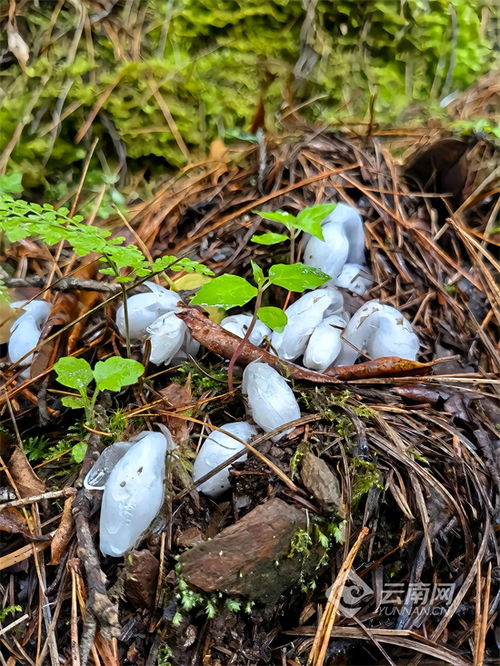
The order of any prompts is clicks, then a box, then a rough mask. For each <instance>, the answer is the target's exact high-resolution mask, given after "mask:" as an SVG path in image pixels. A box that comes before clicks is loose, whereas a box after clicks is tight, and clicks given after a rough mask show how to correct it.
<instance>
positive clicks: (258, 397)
mask: <svg viewBox="0 0 500 666" xmlns="http://www.w3.org/2000/svg"><path fill="white" fill-rule="evenodd" d="M242 392H243V395H244V396H245V397H246V400H247V405H248V412H249V414H250V415H251V417H252V419H253V420H254V421H255V423H257V425H258V426H260V427H261V428H262V430H264V432H270V431H271V430H274V429H275V428H277V427H279V426H281V425H283V424H285V423H288V422H289V421H294V420H295V419H298V418H300V408H299V405H298V403H297V400H296V399H295V396H294V394H293V391H292V389H291V388H290V387H289V386H288V384H287V383H286V381H285V379H283V377H282V376H281V375H280V374H279V373H278V372H276V370H274V368H271V366H270V365H268V364H267V363H261V362H260V361H253V362H252V363H250V364H249V365H247V367H246V368H245V371H244V372H243V383H242ZM286 432H289V431H286ZM286 432H283V433H280V434H279V435H276V436H275V437H274V438H273V439H274V440H275V441H278V440H279V439H281V438H282V437H283V436H284V435H285V434H286Z"/></svg>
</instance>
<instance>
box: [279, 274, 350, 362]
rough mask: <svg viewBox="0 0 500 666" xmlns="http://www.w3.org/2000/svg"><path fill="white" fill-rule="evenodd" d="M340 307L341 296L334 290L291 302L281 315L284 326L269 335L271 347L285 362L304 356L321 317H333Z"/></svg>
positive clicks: (330, 289) (311, 293)
mask: <svg viewBox="0 0 500 666" xmlns="http://www.w3.org/2000/svg"><path fill="white" fill-rule="evenodd" d="M342 306H343V298H342V294H341V293H340V292H339V291H338V290H337V289H335V288H334V287H333V288H332V287H329V288H328V289H315V290H314V291H310V292H309V293H307V294H304V295H303V296H301V297H300V298H299V299H298V300H297V301H295V303H292V305H290V306H289V307H288V308H287V309H286V310H285V313H286V315H287V317H288V323H287V325H286V326H285V329H284V331H283V332H282V333H277V332H276V331H275V332H274V333H273V334H272V336H271V345H272V347H273V349H274V350H275V351H276V353H277V354H278V356H279V357H280V358H282V359H283V360H285V361H295V359H297V358H298V357H299V356H301V354H303V353H304V351H305V348H306V346H307V342H308V340H309V336H310V335H311V333H312V332H313V330H314V329H315V328H316V326H318V325H319V324H320V323H321V321H322V320H323V317H324V316H325V315H330V314H333V313H334V312H336V311H338V310H339V309H341V308H342Z"/></svg>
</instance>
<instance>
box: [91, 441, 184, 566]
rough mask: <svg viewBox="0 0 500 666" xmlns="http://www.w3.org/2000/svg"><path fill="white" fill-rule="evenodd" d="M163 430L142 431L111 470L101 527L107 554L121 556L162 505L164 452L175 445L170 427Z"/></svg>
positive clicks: (133, 543)
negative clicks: (139, 436) (161, 431)
mask: <svg viewBox="0 0 500 666" xmlns="http://www.w3.org/2000/svg"><path fill="white" fill-rule="evenodd" d="M163 433H165V434H163ZM163 433H160V432H145V433H142V436H141V438H140V439H139V440H138V441H137V442H136V443H134V445H133V446H131V447H130V448H129V449H128V451H127V452H126V453H125V454H124V455H123V457H121V458H120V459H119V460H118V462H117V463H116V464H115V466H114V467H113V468H112V470H111V473H110V475H109V478H108V480H107V481H106V483H105V486H104V494H103V498H102V508H101V518H100V527H99V533H100V544H99V547H100V549H101V552H102V553H103V554H104V555H111V556H113V557H120V556H121V555H123V554H124V553H126V552H127V550H129V549H130V548H133V546H134V545H135V544H136V543H137V541H138V539H139V537H140V536H141V534H142V533H143V532H144V531H145V530H147V528H148V527H149V526H150V524H151V522H152V521H153V520H154V518H155V517H156V515H157V513H158V511H159V510H160V508H161V505H162V503H163V482H164V479H165V455H166V453H167V451H168V450H171V449H172V448H174V446H175V444H174V442H173V439H172V437H171V435H170V433H169V432H168V430H166V429H163Z"/></svg>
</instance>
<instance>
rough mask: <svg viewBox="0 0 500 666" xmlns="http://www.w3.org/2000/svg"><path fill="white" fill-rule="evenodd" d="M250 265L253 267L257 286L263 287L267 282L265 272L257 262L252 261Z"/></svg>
mask: <svg viewBox="0 0 500 666" xmlns="http://www.w3.org/2000/svg"><path fill="white" fill-rule="evenodd" d="M250 263H251V265H252V272H253V279H254V280H255V282H256V284H257V285H258V286H259V287H261V286H262V285H263V284H264V282H265V281H266V276H265V275H264V271H263V270H262V268H261V267H260V266H259V264H257V263H256V262H255V261H251V262H250Z"/></svg>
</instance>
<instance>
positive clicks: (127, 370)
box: [94, 356, 144, 391]
mask: <svg viewBox="0 0 500 666" xmlns="http://www.w3.org/2000/svg"><path fill="white" fill-rule="evenodd" d="M143 372H144V366H143V365H142V363H139V361H134V360H133V359H130V358H121V357H120V356H112V357H111V358H108V359H106V361H98V362H97V363H96V364H95V367H94V379H95V383H96V386H97V388H98V389H99V390H100V391H105V390H107V391H120V390H121V389H122V388H123V387H124V386H130V384H135V383H136V381H137V380H138V379H139V377H140V376H141V375H142V373H143Z"/></svg>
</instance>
